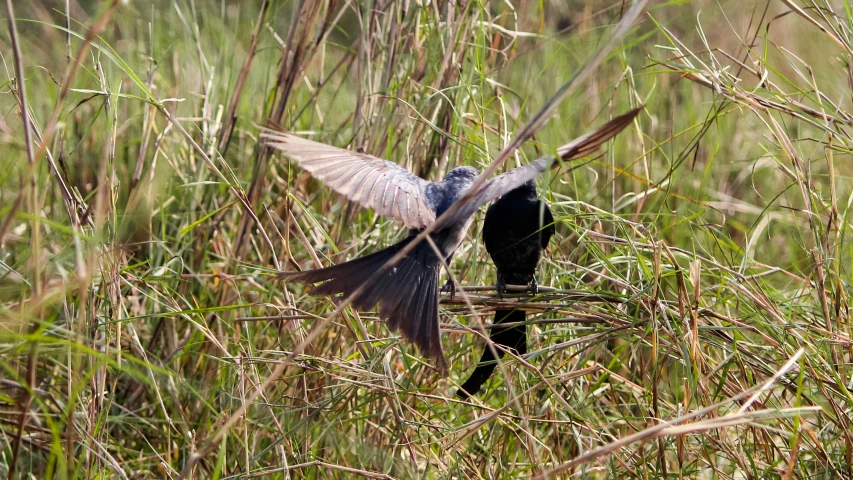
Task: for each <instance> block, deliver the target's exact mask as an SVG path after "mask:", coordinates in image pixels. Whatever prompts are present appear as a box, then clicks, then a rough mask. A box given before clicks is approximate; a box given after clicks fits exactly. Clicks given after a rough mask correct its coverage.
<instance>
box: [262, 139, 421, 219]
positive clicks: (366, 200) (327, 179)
mask: <svg viewBox="0 0 853 480" xmlns="http://www.w3.org/2000/svg"><path fill="white" fill-rule="evenodd" d="M261 137H262V138H264V139H266V144H267V145H268V146H270V147H273V148H276V149H278V150H281V151H282V153H283V154H284V155H285V156H287V157H288V158H290V159H291V160H294V161H296V162H297V163H298V164H299V166H300V167H302V168H303V169H305V170H306V171H308V172H309V173H311V175H312V176H313V177H314V178H317V179H318V180H320V181H322V182H323V183H325V184H326V185H328V186H329V187H330V188H332V189H333V190H335V191H336V192H338V193H340V194H341V195H343V196H345V197H347V198H348V199H350V200H352V201H354V202H358V203H360V204H361V205H362V206H364V207H367V208H369V209H371V210H373V211H374V212H376V213H378V214H380V215H383V216H386V217H388V218H393V219H394V220H399V221H401V222H403V224H404V225H405V226H406V227H408V228H414V229H421V228H424V227H426V226H427V225H429V224H431V223H432V222H434V221H435V210H434V209H433V207H432V206H431V204H430V203H429V201H427V200H426V196H425V195H424V192H425V191H426V187H427V185H429V184H430V182H428V181H426V180H424V179H422V178H419V177H417V176H415V175H413V174H412V173H411V172H409V171H408V170H406V169H405V168H403V167H400V166H399V165H396V164H394V163H391V162H389V161H386V160H382V159H381V158H376V157H372V156H370V155H366V154H363V153H357V152H352V151H350V150H345V149H343V148H337V147H332V146H329V145H324V144H322V143H318V142H314V141H311V140H306V139H304V138H302V137H298V136H296V135H291V134H289V133H282V132H276V131H274V130H268V129H263V130H262V131H261Z"/></svg>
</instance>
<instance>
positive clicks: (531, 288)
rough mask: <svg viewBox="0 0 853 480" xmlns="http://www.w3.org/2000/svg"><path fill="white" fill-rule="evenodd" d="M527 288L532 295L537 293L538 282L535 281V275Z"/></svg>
mask: <svg viewBox="0 0 853 480" xmlns="http://www.w3.org/2000/svg"><path fill="white" fill-rule="evenodd" d="M527 290H528V291H530V292H531V293H532V294H533V295H536V294H538V293H539V282H537V281H536V277H533V280H531V281H530V285H528V286H527Z"/></svg>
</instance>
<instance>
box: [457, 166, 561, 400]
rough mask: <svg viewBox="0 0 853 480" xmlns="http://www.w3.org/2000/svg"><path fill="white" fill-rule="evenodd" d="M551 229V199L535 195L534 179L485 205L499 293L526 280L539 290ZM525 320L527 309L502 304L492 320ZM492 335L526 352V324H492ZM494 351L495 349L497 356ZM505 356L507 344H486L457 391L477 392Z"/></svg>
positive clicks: (485, 239) (463, 394)
mask: <svg viewBox="0 0 853 480" xmlns="http://www.w3.org/2000/svg"><path fill="white" fill-rule="evenodd" d="M553 235H554V217H553V216H552V215H551V209H550V208H548V204H546V203H545V202H542V201H540V200H539V198H537V196H536V183H535V182H534V181H533V180H530V181H529V182H527V183H525V184H524V185H522V186H520V187H518V188H516V189H515V190H513V191H511V192H509V193H507V194H506V195H504V196H502V197H501V198H500V200H498V201H497V202H495V203H493V204H492V206H490V207H489V209H488V210H486V220H485V222H484V223H483V243H485V244H486V251H488V252H489V256H491V257H492V261H493V262H495V267H496V268H497V270H498V282H497V290H498V295H503V294H504V293H505V292H506V286H507V285H528V286H529V287H528V288H529V290H530V291H532V292H533V293H536V292H538V291H539V285H538V284H537V283H536V276H535V274H536V266H537V265H539V260H541V259H542V251H543V250H545V248H546V247H547V246H548V242H549V241H550V240H551V237H552V236H553ZM524 321H525V315H524V311H523V310H498V311H497V312H495V320H494V322H493V324H494V325H498V324H501V323H523V322H524ZM489 339H490V340H491V341H492V342H494V343H495V345H496V346H497V345H500V346H503V347H507V348H511V349H513V350H515V351H516V353H517V354H518V355H524V354H525V353H527V326H526V325H516V326H513V327H503V328H500V327H492V329H491V331H490V332H489ZM493 352H497V355H498V356H497V358H496V357H495V355H494V353H493ZM503 356H504V351H503V350H501V349H499V348H494V350H493V349H492V348H490V347H489V346H488V345H486V349H485V350H484V351H483V356H482V357H481V358H480V362H479V363H478V364H477V368H475V369H474V371H473V372H471V376H470V377H468V380H466V381H465V383H463V384H462V387H461V388H460V389H459V390H457V391H456V395H457V396H459V397H460V398H463V399H464V398H468V397H469V396H471V395H474V394H475V393H477V392H478V391H479V390H480V387H481V386H482V385H483V383H484V382H485V381H486V380H488V379H489V377H490V376H491V375H492V372H493V371H494V370H495V366H497V362H498V359H500V358H503Z"/></svg>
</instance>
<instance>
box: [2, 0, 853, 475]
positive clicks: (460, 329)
mask: <svg viewBox="0 0 853 480" xmlns="http://www.w3.org/2000/svg"><path fill="white" fill-rule="evenodd" d="M13 3H14V5H13V7H14V18H15V27H16V29H14V30H13V29H12V28H11V25H10V28H8V29H2V31H0V55H2V58H0V60H2V62H3V67H4V79H3V80H2V83H0V158H2V160H0V162H2V166H3V168H2V169H0V475H2V476H3V477H7V478H63V479H64V478H140V479H141V478H173V479H177V478H215V479H224V478H228V479H242V478H351V477H353V476H363V477H368V478H414V477H420V478H517V477H529V476H538V477H546V476H563V477H575V476H577V477H583V478H586V477H589V478H644V479H645V478H666V477H669V478H684V477H694V478H723V479H727V478H849V476H850V475H851V465H853V428H851V414H850V411H851V405H853V394H851V378H850V377H848V376H847V373H851V366H850V361H851V353H853V350H851V336H850V334H851V326H850V312H849V300H850V288H851V275H853V256H851V242H850V239H849V236H850V234H851V232H850V227H851V220H850V218H849V215H848V214H849V213H850V207H851V203H852V202H853V165H851V156H850V153H851V151H850V148H851V146H852V145H853V136H851V128H853V115H851V112H853V103H851V95H853V9H851V6H850V5H849V4H848V3H847V2H846V1H842V2H824V1H820V0H816V1H811V0H782V1H766V0H755V1H733V0H719V1H717V2H711V1H707V0H692V1H689V0H671V1H667V2H656V3H651V4H649V5H648V6H647V8H646V11H645V13H644V14H643V15H641V16H640V18H639V20H638V21H637V22H636V23H635V24H634V27H633V28H632V30H631V31H630V32H629V34H628V35H627V36H626V37H624V39H623V40H622V41H621V42H620V44H619V46H618V47H617V48H616V50H615V51H614V52H613V53H612V54H611V55H609V56H608V57H607V58H606V60H605V61H604V62H603V63H602V64H601V66H600V67H598V68H596V69H595V70H594V72H593V75H592V77H591V79H590V80H588V81H586V82H584V83H583V84H582V86H581V88H580V89H579V90H578V91H577V92H576V93H575V94H573V95H572V96H571V97H570V98H568V99H567V100H566V101H564V102H563V103H561V104H560V106H559V108H558V110H557V111H556V113H555V114H554V116H553V118H552V119H551V121H550V122H549V123H548V124H547V125H546V126H545V127H544V128H542V129H541V130H540V131H538V132H537V133H536V135H535V138H534V139H533V140H531V141H529V142H527V143H526V144H525V146H524V148H523V149H522V150H521V151H520V152H518V154H517V155H516V156H515V157H514V158H513V159H511V161H510V162H508V165H507V166H508V167H511V166H514V165H513V164H514V163H515V164H523V163H524V162H526V161H528V160H530V159H532V158H535V157H536V156H538V155H540V154H542V153H547V152H549V151H553V149H555V148H556V147H557V146H559V145H560V144H561V143H564V142H566V141H568V140H570V139H572V138H574V137H575V136H577V135H579V134H580V133H582V132H584V131H587V130H589V129H591V128H594V127H595V126H598V125H600V124H602V123H603V122H604V121H606V120H607V119H608V118H610V117H611V116H614V115H617V114H619V113H622V112H624V111H626V110H628V109H630V108H633V107H635V106H638V105H641V104H644V105H645V110H644V112H643V113H642V114H641V115H640V117H638V120H637V121H636V122H635V124H634V125H633V126H632V127H630V128H629V129H628V130H626V131H625V132H623V133H622V134H621V135H620V136H619V137H617V139H616V140H615V141H613V142H610V144H609V145H608V146H607V148H606V149H603V150H602V151H601V152H600V154H599V155H598V156H596V157H592V158H588V159H585V160H584V161H581V162H579V163H577V164H575V165H573V166H572V168H566V167H564V168H562V169H561V170H559V171H558V172H556V173H554V174H552V175H550V176H546V177H545V178H543V179H542V180H541V181H540V191H541V195H542V196H543V198H545V199H546V200H547V201H548V202H549V203H550V204H551V208H552V209H553V210H554V214H555V218H556V219H557V220H556V223H557V225H556V226H557V235H556V236H555V239H554V240H553V241H552V244H551V247H550V255H549V257H548V259H547V260H546V261H544V262H543V264H542V265H541V267H540V273H539V282H540V284H542V285H545V286H550V287H555V288H557V289H558V290H557V292H556V293H554V294H551V295H549V296H548V297H547V298H540V299H535V300H533V301H532V302H533V303H531V304H530V305H529V306H528V308H530V309H532V310H536V311H537V312H538V313H537V314H536V315H533V316H531V325H530V326H529V332H530V339H531V343H532V345H531V350H530V351H531V353H529V354H528V355H527V356H526V357H525V358H524V359H518V358H509V357H507V362H505V363H504V364H503V365H502V366H501V368H500V369H499V371H496V374H495V375H494V376H493V378H492V379H491V381H490V382H489V383H488V384H487V389H485V390H484V391H482V392H481V393H480V394H479V395H478V396H476V397H474V398H472V399H470V400H467V401H459V400H457V399H456V398H455V396H454V393H455V391H456V388H457V386H458V384H459V383H461V382H462V381H463V380H464V379H465V377H466V375H467V374H468V372H469V371H470V370H471V368H473V366H474V363H475V361H476V360H477V359H478V358H479V354H480V352H481V349H482V348H483V347H482V345H483V340H482V336H481V334H480V333H478V332H476V331H475V330H473V329H472V327H476V326H477V325H479V321H481V320H486V322H487V323H488V321H489V318H490V317H489V312H490V310H489V308H490V307H489V306H488V305H487V304H486V303H484V302H482V301H480V300H481V299H480V297H478V296H476V295H474V299H475V300H476V302H475V308H474V309H473V310H472V309H471V308H469V307H467V306H463V305H459V303H458V302H457V303H453V304H451V303H448V304H446V305H445V308H444V309H443V310H442V322H443V328H444V332H445V333H444V334H443V344H444V347H445V350H446V353H447V356H448V359H449V361H450V363H451V374H450V377H449V378H439V377H438V376H437V375H436V374H435V372H434V370H433V369H432V368H430V366H429V365H427V364H425V363H424V362H423V361H422V357H420V355H419V354H418V353H417V351H416V350H415V349H413V348H412V347H410V346H408V345H405V344H402V343H401V342H400V341H399V338H398V336H397V335H395V334H390V333H389V332H388V330H387V329H386V328H385V326H384V325H382V324H381V323H380V322H378V321H377V320H376V318H375V316H374V315H372V314H371V313H370V312H361V313H357V312H352V311H349V310H347V311H346V312H345V313H344V315H343V316H341V317H337V318H334V319H333V321H332V322H331V323H329V324H328V325H325V324H324V323H323V318H324V316H325V315H327V314H328V313H330V312H331V311H332V310H333V304H332V303H331V301H330V300H329V299H327V298H312V297H309V296H307V295H305V293H304V289H303V287H301V286H297V285H282V284H281V283H280V282H276V281H275V277H274V275H272V273H273V272H274V269H275V267H276V265H278V266H280V268H282V269H288V270H292V269H295V268H297V267H301V268H314V267H315V266H316V265H318V264H319V265H326V264H328V263H330V262H338V261H343V260H345V259H349V258H353V257H355V256H357V255H361V254H364V253H366V252H370V251H373V250H375V249H377V248H378V247H379V246H383V245H387V244H390V243H392V242H394V241H395V240H397V239H399V238H401V236H402V235H404V234H405V232H404V231H403V229H402V228H401V227H400V225H398V224H396V223H394V222H391V221H388V220H387V219H384V218H380V217H376V216H375V215H373V213H372V212H370V211H367V210H364V209H361V208H359V207H357V206H355V205H352V204H348V203H347V202H345V201H343V200H342V199H341V198H340V197H338V196H337V195H335V194H333V193H330V192H329V191H328V190H327V189H325V188H324V187H323V186H322V185H320V184H318V182H316V181H314V180H312V179H311V178H310V177H309V176H308V175H307V174H306V173H305V172H303V171H301V170H299V169H298V168H294V167H293V165H291V164H290V163H289V162H288V161H287V160H286V159H283V158H281V157H280V156H278V155H276V154H275V153H274V152H270V151H268V150H266V149H263V148H260V147H259V146H258V131H259V127H260V126H264V125H267V126H273V127H276V128H280V129H285V130H289V131H295V132H302V133H305V134H306V135H309V137H310V138H313V139H315V140H318V141H322V142H326V143H330V144H334V145H339V146H342V147H348V148H352V149H363V150H364V151H366V152H370V153H372V154H375V155H377V156H382V157H384V158H388V159H392V160H394V161H396V162H398V163H400V164H401V165H404V166H406V167H407V168H410V169H412V170H413V171H415V172H417V173H418V174H420V175H422V176H424V177H427V178H430V179H437V178H440V177H441V176H442V175H443V173H444V172H445V171H447V170H448V169H450V168H452V167H453V166H455V165H461V164H466V165H474V166H477V167H479V168H484V167H485V166H486V165H488V163H489V162H490V161H491V159H492V158H493V157H494V155H496V154H497V153H498V152H499V151H500V150H501V149H502V147H503V146H505V145H506V144H507V143H509V141H510V140H511V138H512V137H513V134H514V133H515V132H516V131H518V130H519V129H520V128H521V127H522V126H523V125H525V124H526V123H527V122H528V121H529V120H530V118H531V117H532V116H533V115H534V114H535V113H536V112H537V111H538V110H539V109H540V108H541V107H542V106H543V105H544V104H545V102H546V101H547V99H548V98H549V97H550V96H551V95H552V94H553V92H555V91H556V89H557V88H558V87H559V85H561V84H562V83H563V82H565V81H566V80H568V79H569V78H571V77H572V75H574V74H575V73H576V72H577V71H579V70H580V69H581V68H582V67H583V65H584V64H585V62H586V61H587V59H588V58H589V57H590V56H592V54H593V53H594V52H595V51H596V50H597V49H598V48H600V47H601V46H602V45H603V43H604V42H606V41H607V39H609V38H610V36H611V35H612V34H613V25H615V24H616V23H617V22H618V21H619V20H620V19H621V18H622V16H623V15H624V14H625V12H626V11H627V10H628V9H629V7H630V4H629V3H618V2H612V1H609V0H570V1H566V2H535V1H527V0H508V1H482V0H481V1H461V0H460V1H445V0H417V1H390V0H377V1H366V2H362V3H359V2H353V1H346V0H322V1H321V0H318V1H310V0H304V1H281V0H268V1H267V0H264V1H262V0H255V1H245V2H241V1H232V0H228V1H225V0H221V1H212V0H211V1H201V0H172V1H166V0H155V1H151V2H139V1H128V2H123V1H117V0H115V1H103V2H95V1H90V2H81V1H79V0H76V1H75V0H71V1H55V2H51V1H44V0H34V1H32V2H12V1H11V0H6V2H5V5H6V6H7V8H8V7H9V6H10V5H12V4H13ZM7 20H8V16H6V15H4V24H6V23H7V22H6V21H7ZM18 71H22V75H19V74H18V73H17V72H18ZM24 112H26V115H22V113H24ZM25 122H29V124H30V126H31V128H29V129H25V128H24V124H25ZM28 139H29V140H28ZM481 223H482V219H481V217H479V216H478V219H477V221H476V222H475V224H474V226H473V227H472V229H471V231H470V232H469V237H468V239H467V241H466V242H465V243H464V244H463V246H462V247H461V248H460V251H459V252H458V253H457V255H456V256H455V257H454V260H453V265H452V271H453V273H454V274H455V275H456V276H457V278H458V279H459V280H460V281H461V282H462V283H463V284H465V285H491V284H492V283H493V282H494V273H493V268H492V266H491V264H490V261H489V259H488V256H487V255H486V252H485V251H484V248H483V247H482V244H481V243H480V241H479V235H480V228H481ZM472 295H473V294H472ZM475 313H480V314H482V317H481V316H478V315H475ZM478 318H479V319H480V320H478ZM312 331H316V332H319V336H318V337H317V338H316V339H314V340H313V341H311V342H308V344H307V346H305V348H304V351H301V352H298V351H297V352H295V353H298V354H296V355H295V356H293V357H292V361H291V357H289V355H290V354H291V353H294V351H295V350H297V349H301V348H302V346H303V341H304V340H305V339H306V337H307V336H308V335H310V333H311V332H312Z"/></svg>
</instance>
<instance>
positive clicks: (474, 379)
mask: <svg viewBox="0 0 853 480" xmlns="http://www.w3.org/2000/svg"><path fill="white" fill-rule="evenodd" d="M524 320H525V315H524V311H523V310H498V311H497V312H495V321H494V322H495V325H497V324H501V323H516V322H523V321H524ZM489 339H490V340H491V341H493V342H494V343H495V344H496V345H501V346H503V347H508V348H512V349H514V350H515V351H516V352H518V354H519V355H524V354H525V353H527V325H517V326H514V327H507V328H492V331H491V333H490V334H489ZM495 350H497V354H498V356H497V358H495V356H494V355H493V354H492V349H491V348H489V346H488V345H486V349H485V350H484V351H483V356H482V357H481V358H480V362H479V363H478V364H477V368H475V369H474V371H473V372H471V376H470V377H468V380H465V383H463V384H462V386H461V387H460V388H459V390H457V391H456V396H458V397H459V398H462V399H466V398H468V397H470V396H471V395H474V394H475V393H477V392H479V391H480V387H482V386H483V384H484V383H485V382H486V380H488V379H489V377H490V376H492V372H494V370H495V367H496V366H497V362H498V359H500V358H503V356H504V352H503V351H501V350H499V349H495Z"/></svg>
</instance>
